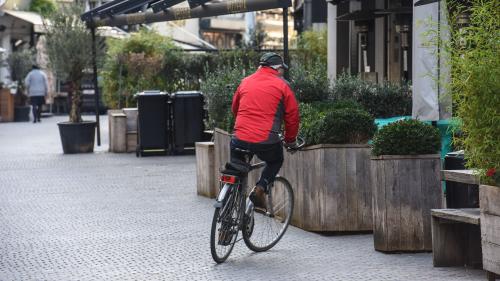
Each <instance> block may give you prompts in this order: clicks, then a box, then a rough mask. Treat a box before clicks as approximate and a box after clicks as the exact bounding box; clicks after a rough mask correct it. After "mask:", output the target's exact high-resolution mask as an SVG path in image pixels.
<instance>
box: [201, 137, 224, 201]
mask: <svg viewBox="0 0 500 281" xmlns="http://www.w3.org/2000/svg"><path fill="white" fill-rule="evenodd" d="M195 150H196V190H197V194H198V195H202V196H206V197H209V198H215V197H216V196H217V192H218V191H219V190H218V185H217V182H216V181H215V179H216V177H215V159H214V158H215V157H214V156H215V155H214V143H213V142H197V143H195Z"/></svg>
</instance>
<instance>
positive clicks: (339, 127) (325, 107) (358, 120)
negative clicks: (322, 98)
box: [300, 100, 376, 145]
mask: <svg viewBox="0 0 500 281" xmlns="http://www.w3.org/2000/svg"><path fill="white" fill-rule="evenodd" d="M300 111H301V133H302V135H303V136H304V138H305V139H306V142H307V144H308V145H313V144H361V143H366V142H367V141H368V140H369V139H370V138H371V137H372V136H373V134H374V133H375V131H376V126H375V123H374V118H373V116H371V115H370V114H369V113H368V112H366V111H365V110H363V109H362V108H361V107H360V106H359V104H357V103H356V102H354V101H352V100H345V101H337V102H316V103H312V104H301V107H300Z"/></svg>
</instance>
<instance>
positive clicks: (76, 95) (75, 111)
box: [69, 81, 82, 123]
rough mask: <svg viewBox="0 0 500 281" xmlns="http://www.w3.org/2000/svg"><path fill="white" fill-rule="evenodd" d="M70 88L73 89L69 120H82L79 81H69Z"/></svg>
mask: <svg viewBox="0 0 500 281" xmlns="http://www.w3.org/2000/svg"><path fill="white" fill-rule="evenodd" d="M71 88H72V90H73V94H72V101H71V112H70V114H69V121H70V122H73V123H80V122H82V112H81V110H82V100H81V96H82V92H81V90H80V82H79V81H76V82H75V81H73V82H72V83H71Z"/></svg>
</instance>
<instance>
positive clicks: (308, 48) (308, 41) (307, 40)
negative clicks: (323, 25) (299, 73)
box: [292, 29, 328, 65]
mask: <svg viewBox="0 0 500 281" xmlns="http://www.w3.org/2000/svg"><path fill="white" fill-rule="evenodd" d="M327 45H328V41H327V30H326V29H325V30H322V31H312V30H308V31H304V32H302V33H301V34H300V36H299V37H298V38H297V42H296V50H295V52H294V53H293V55H292V59H293V60H294V61H296V62H297V63H300V64H307V63H308V62H310V61H315V60H318V61H320V62H321V63H322V64H324V65H326V63H327V52H328V48H327Z"/></svg>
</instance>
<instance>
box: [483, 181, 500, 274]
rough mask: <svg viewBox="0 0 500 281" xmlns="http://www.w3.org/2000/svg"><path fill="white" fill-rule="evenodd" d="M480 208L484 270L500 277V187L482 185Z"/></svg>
mask: <svg viewBox="0 0 500 281" xmlns="http://www.w3.org/2000/svg"><path fill="white" fill-rule="evenodd" d="M479 206H480V210H481V218H480V221H481V245H482V250H483V268H484V270H486V271H489V272H490V273H489V275H492V274H491V273H495V274H497V275H500V187H497V186H489V185H481V186H480V187H479ZM493 278H494V277H491V278H490V280H494V279H493Z"/></svg>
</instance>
